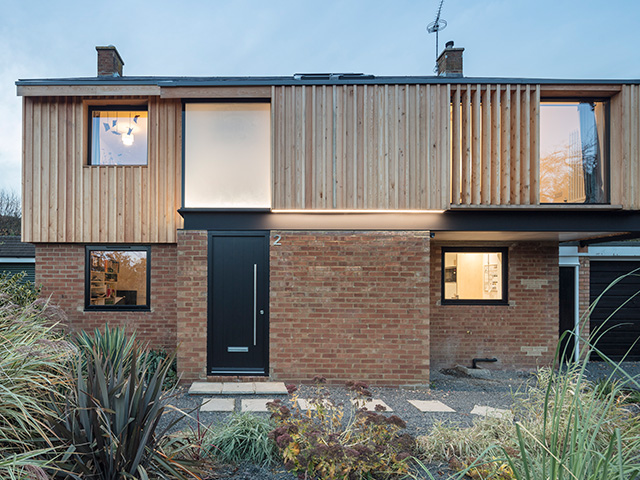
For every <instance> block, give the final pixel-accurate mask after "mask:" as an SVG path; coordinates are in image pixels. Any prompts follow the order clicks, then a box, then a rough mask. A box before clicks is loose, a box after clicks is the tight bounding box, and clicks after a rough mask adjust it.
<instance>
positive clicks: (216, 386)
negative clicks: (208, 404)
mask: <svg viewBox="0 0 640 480" xmlns="http://www.w3.org/2000/svg"><path fill="white" fill-rule="evenodd" d="M221 392H222V383H220V382H193V383H192V384H191V387H189V395H220V393H221Z"/></svg>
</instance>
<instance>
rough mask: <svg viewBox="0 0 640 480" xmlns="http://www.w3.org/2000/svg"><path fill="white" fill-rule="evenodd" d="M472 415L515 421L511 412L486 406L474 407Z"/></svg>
mask: <svg viewBox="0 0 640 480" xmlns="http://www.w3.org/2000/svg"><path fill="white" fill-rule="evenodd" d="M471 414H472V415H482V416H485V417H494V418H504V419H507V420H513V413H511V410H505V409H502V408H493V407H487V406H485V405H475V406H474V407H473V410H471Z"/></svg>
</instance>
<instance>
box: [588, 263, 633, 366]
mask: <svg viewBox="0 0 640 480" xmlns="http://www.w3.org/2000/svg"><path fill="white" fill-rule="evenodd" d="M590 269H591V271H590V302H591V303H593V302H595V301H596V300H598V298H599V297H600V298H599V300H598V302H597V304H596V306H595V309H594V311H593V313H592V314H591V332H592V333H594V332H597V334H596V335H598V333H599V334H602V337H601V338H600V340H599V341H598V344H597V346H598V348H599V349H600V350H601V351H602V352H603V353H604V354H605V355H606V356H608V357H610V358H612V359H616V360H619V359H621V358H622V357H624V356H625V354H627V352H629V354H628V355H627V357H626V359H628V360H640V341H637V340H638V339H639V338H640V293H639V292H640V261H635V260H634V261H630V260H599V259H594V258H591V266H590ZM625 275H626V276H625ZM623 276H624V278H621V277H623ZM617 279H620V280H619V281H617V282H616V283H615V284H613V285H612V283H613V282H614V281H616V280H617ZM610 285H611V286H610ZM601 295H602V296H601ZM636 341H637V342H636ZM598 359H599V358H598V357H596V356H595V355H594V356H592V360H598Z"/></svg>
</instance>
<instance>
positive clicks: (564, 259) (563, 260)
mask: <svg viewBox="0 0 640 480" xmlns="http://www.w3.org/2000/svg"><path fill="white" fill-rule="evenodd" d="M572 253H573V252H565V251H564V250H563V248H562V247H561V248H560V257H559V262H558V264H559V265H558V267H559V268H560V267H569V268H571V267H572V268H573V269H574V272H573V275H574V298H573V302H574V307H573V311H574V314H573V325H574V331H575V335H574V340H575V343H574V354H573V360H574V361H575V362H578V361H580V258H579V256H578V255H577V251H576V255H572ZM559 296H560V270H559V269H558V297H559ZM559 327H560V305H559V304H558V331H559V330H560V328H559Z"/></svg>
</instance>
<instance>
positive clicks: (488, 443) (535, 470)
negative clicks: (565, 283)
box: [418, 272, 640, 480]
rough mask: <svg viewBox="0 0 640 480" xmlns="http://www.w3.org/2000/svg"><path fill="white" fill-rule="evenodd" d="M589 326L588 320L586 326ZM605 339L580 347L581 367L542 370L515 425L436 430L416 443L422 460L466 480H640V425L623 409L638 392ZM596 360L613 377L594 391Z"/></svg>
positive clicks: (518, 408) (521, 401) (519, 404)
mask: <svg viewBox="0 0 640 480" xmlns="http://www.w3.org/2000/svg"><path fill="white" fill-rule="evenodd" d="M631 274H634V272H631ZM621 278H624V276H623V277H621ZM618 281H620V279H618V280H616V281H615V282H613V283H612V285H614V284H615V283H617V282H618ZM612 285H610V286H609V287H608V288H611V286H612ZM607 290H608V289H606V290H605V292H606V291H607ZM635 295H637V293H636V294H634V295H633V296H631V297H630V298H629V299H627V300H626V301H625V302H624V303H623V304H622V305H621V306H620V307H619V308H622V306H623V305H624V304H626V303H627V302H628V301H629V300H631V299H632V298H633V297H635ZM597 301H598V300H596V302H597ZM594 306H595V303H594V304H593V305H592V306H591V308H590V310H589V311H592V310H593V308H594ZM614 313H615V312H614ZM586 321H588V315H587V316H585V317H584V318H583V323H584V322H586ZM581 331H584V329H581ZM607 331H608V328H607V327H603V328H600V329H597V330H596V331H594V332H592V336H591V338H590V339H585V338H581V339H580V341H581V344H582V345H583V349H582V351H581V352H580V355H579V357H580V358H582V361H581V362H575V363H569V364H564V363H561V364H559V365H557V366H556V369H552V368H546V369H540V370H539V371H538V374H537V381H536V383H535V384H533V385H530V386H529V387H528V388H527V389H526V391H525V392H524V395H523V396H521V397H519V398H516V402H515V404H514V407H513V411H514V414H515V418H516V419H517V421H516V422H515V423H513V422H512V421H511V420H507V419H481V420H478V421H476V422H475V424H474V425H473V426H472V427H471V428H466V429H460V428H456V427H445V426H443V425H437V426H436V427H434V429H433V430H432V432H431V434H430V435H429V436H425V437H421V438H419V439H418V443H419V445H420V449H421V450H422V457H423V459H425V460H427V461H432V460H436V459H438V460H448V461H449V462H450V465H451V466H452V467H453V468H454V469H456V470H459V471H460V472H461V473H460V475H461V476H462V475H473V474H474V473H477V474H479V473H481V472H483V473H482V475H484V477H477V478H503V477H498V476H495V475H496V474H497V473H498V469H501V474H505V475H508V476H507V477H504V478H513V479H517V480H537V479H545V480H546V479H549V480H565V479H566V480H629V479H637V478H640V422H639V421H638V419H637V415H634V414H633V411H632V410H629V408H628V407H627V406H626V405H625V401H624V399H625V398H628V397H629V395H630V391H631V390H634V391H635V390H637V389H638V388H640V385H639V384H638V379H637V378H636V377H632V376H631V375H629V374H628V373H626V372H625V371H624V369H623V368H622V365H621V362H613V361H611V360H610V359H609V358H607V356H606V355H604V354H603V353H602V352H601V351H599V350H598V348H597V342H598V340H599V339H600V338H601V337H602V335H604V334H605V333H606V332H607ZM562 340H563V339H562V338H561V339H560V342H559V344H558V348H557V351H556V358H565V357H566V356H565V355H560V353H563V354H564V353H566V352H560V349H561V347H560V345H561V344H562ZM567 343H568V344H570V343H571V342H567ZM592 352H595V353H597V354H598V356H599V357H600V358H602V359H604V360H605V361H607V362H608V363H609V364H610V366H611V369H612V373H611V374H610V376H609V377H608V378H606V379H604V380H602V381H600V382H598V383H596V384H595V385H594V384H593V383H591V382H589V381H588V380H587V379H586V368H587V361H588V358H589V357H590V354H591V353H592ZM614 376H617V377H618V379H617V380H614ZM631 394H632V393H631ZM507 467H508V468H507ZM487 469H489V471H487ZM491 469H493V470H491ZM487 475H488V476H487ZM491 475H493V476H491Z"/></svg>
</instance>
